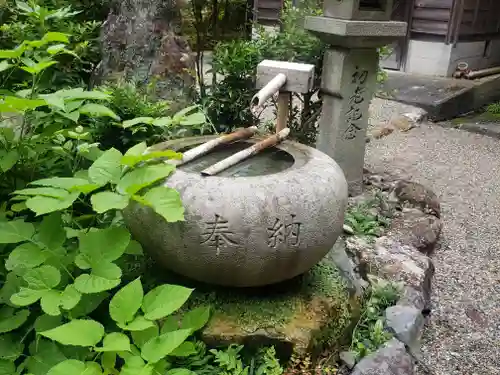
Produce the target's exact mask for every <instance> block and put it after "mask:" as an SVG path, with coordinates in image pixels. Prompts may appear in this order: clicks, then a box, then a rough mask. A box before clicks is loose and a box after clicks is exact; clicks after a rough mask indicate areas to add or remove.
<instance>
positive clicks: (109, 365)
mask: <svg viewBox="0 0 500 375" xmlns="http://www.w3.org/2000/svg"><path fill="white" fill-rule="evenodd" d="M101 366H102V368H103V369H104V372H105V373H107V374H113V370H115V366H116V353H113V352H104V353H102V356H101Z"/></svg>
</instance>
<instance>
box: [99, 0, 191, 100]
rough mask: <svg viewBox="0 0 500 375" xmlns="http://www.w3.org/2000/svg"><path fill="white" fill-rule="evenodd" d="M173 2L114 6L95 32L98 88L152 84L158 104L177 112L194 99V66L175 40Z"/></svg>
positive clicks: (140, 0)
mask: <svg viewBox="0 0 500 375" xmlns="http://www.w3.org/2000/svg"><path fill="white" fill-rule="evenodd" d="M180 6H181V4H180V3H179V1H178V0H121V1H120V0H114V2H113V4H112V6H111V11H110V13H109V15H108V18H107V20H106V22H105V23H104V24H103V26H102V30H101V44H102V61H101V63H100V64H99V67H98V69H97V77H96V80H97V81H98V82H104V81H109V80H111V81H114V80H127V81H133V82H136V83H138V84H145V83H150V82H154V83H155V87H156V94H157V97H158V99H166V100H173V101H174V102H175V104H177V105H179V106H182V105H184V104H185V103H188V102H190V101H191V98H192V96H193V94H194V88H195V78H194V69H195V67H194V60H193V56H192V53H191V49H190V47H189V44H188V43H187V41H186V40H185V39H184V38H183V37H182V36H180V35H179V31H180V22H181V13H180Z"/></svg>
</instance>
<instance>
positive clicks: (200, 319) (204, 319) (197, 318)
mask: <svg viewBox="0 0 500 375" xmlns="http://www.w3.org/2000/svg"><path fill="white" fill-rule="evenodd" d="M209 319H210V306H199V307H197V308H195V309H193V310H190V311H188V312H187V313H185V314H184V316H183V317H182V323H181V328H183V329H192V330H193V331H197V330H199V329H202V328H203V327H204V326H205V325H206V324H207V323H208V320H209Z"/></svg>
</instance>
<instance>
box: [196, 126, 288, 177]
mask: <svg viewBox="0 0 500 375" xmlns="http://www.w3.org/2000/svg"><path fill="white" fill-rule="evenodd" d="M288 134H290V129H288V128H285V129H283V130H281V131H280V132H279V133H276V134H273V135H271V136H270V137H268V138H266V139H264V140H263V141H260V142H258V143H256V144H254V145H252V146H251V147H248V148H246V149H244V150H242V151H240V152H237V153H236V154H234V155H231V156H229V157H227V158H225V159H223V160H221V161H219V162H218V163H215V164H214V165H212V166H210V167H208V168H206V169H204V170H203V171H201V175H202V176H215V175H216V174H217V173H220V172H222V171H224V170H226V169H228V168H229V167H232V166H233V165H236V164H238V163H239V162H240V161H243V160H245V159H248V158H249V157H251V156H253V155H255V154H258V153H259V152H261V151H262V150H265V149H266V148H269V147H272V146H275V145H277V144H278V143H280V142H281V141H282V140H284V139H285V138H286V137H288Z"/></svg>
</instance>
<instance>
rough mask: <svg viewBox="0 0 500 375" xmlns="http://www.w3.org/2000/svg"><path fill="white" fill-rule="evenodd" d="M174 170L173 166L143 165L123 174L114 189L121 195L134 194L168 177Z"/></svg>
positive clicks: (163, 164)
mask: <svg viewBox="0 0 500 375" xmlns="http://www.w3.org/2000/svg"><path fill="white" fill-rule="evenodd" d="M174 170H175V166H173V165H171V164H166V163H162V164H156V165H145V166H142V167H139V168H137V169H134V170H132V171H130V172H128V173H127V174H125V175H124V176H123V177H122V179H121V180H120V182H118V185H117V187H116V188H117V190H118V191H119V192H120V193H122V194H125V193H127V194H135V193H137V192H138V191H139V190H141V189H143V188H145V187H146V186H149V185H151V184H153V183H155V182H157V181H159V180H161V179H164V178H166V177H168V176H169V175H170V174H171V173H172V172H173V171H174Z"/></svg>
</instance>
